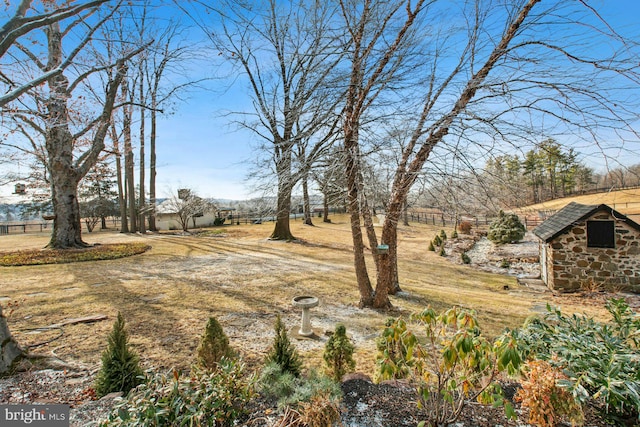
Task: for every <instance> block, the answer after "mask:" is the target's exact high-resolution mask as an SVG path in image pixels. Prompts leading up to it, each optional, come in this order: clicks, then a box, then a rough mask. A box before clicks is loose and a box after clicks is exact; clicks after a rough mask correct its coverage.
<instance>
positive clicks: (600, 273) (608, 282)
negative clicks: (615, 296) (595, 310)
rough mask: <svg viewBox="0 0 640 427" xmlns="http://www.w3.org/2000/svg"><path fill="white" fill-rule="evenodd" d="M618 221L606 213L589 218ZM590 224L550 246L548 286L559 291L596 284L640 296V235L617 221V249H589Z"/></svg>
mask: <svg viewBox="0 0 640 427" xmlns="http://www.w3.org/2000/svg"><path fill="white" fill-rule="evenodd" d="M614 219H615V218H613V217H612V216H611V215H609V214H608V213H602V212H600V213H596V214H595V215H593V216H592V217H591V218H588V220H614ZM586 221H587V220H585V221H582V222H580V223H578V224H576V225H574V226H573V228H571V229H569V230H568V231H566V232H565V233H563V234H561V235H560V236H558V237H556V238H555V239H554V240H552V241H551V242H548V243H546V245H547V246H546V256H547V277H546V278H547V280H546V282H547V286H549V288H551V289H552V290H555V291H559V292H574V291H578V290H580V289H582V288H584V287H588V286H592V285H595V286H597V287H600V286H601V287H603V288H605V289H617V288H622V289H627V290H630V291H633V292H638V293H640V233H639V232H638V231H637V230H635V229H634V228H632V227H629V226H628V225H627V224H626V223H625V222H624V221H615V245H616V247H615V248H589V247H587V223H586ZM542 244H545V243H542ZM543 274H544V273H543Z"/></svg>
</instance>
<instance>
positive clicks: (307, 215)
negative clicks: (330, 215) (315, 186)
mask: <svg viewBox="0 0 640 427" xmlns="http://www.w3.org/2000/svg"><path fill="white" fill-rule="evenodd" d="M302 202H303V205H304V223H305V224H306V225H313V221H312V220H311V201H310V200H309V182H308V181H307V175H306V174H305V176H304V177H303V178H302Z"/></svg>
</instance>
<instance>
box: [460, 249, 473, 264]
mask: <svg viewBox="0 0 640 427" xmlns="http://www.w3.org/2000/svg"><path fill="white" fill-rule="evenodd" d="M460 259H462V263H463V264H470V263H471V258H470V257H469V255H467V253H466V252H462V253H461V254H460Z"/></svg>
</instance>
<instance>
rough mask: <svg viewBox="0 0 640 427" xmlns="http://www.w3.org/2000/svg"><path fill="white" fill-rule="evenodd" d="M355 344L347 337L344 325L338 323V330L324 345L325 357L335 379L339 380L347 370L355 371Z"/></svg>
mask: <svg viewBox="0 0 640 427" xmlns="http://www.w3.org/2000/svg"><path fill="white" fill-rule="evenodd" d="M353 350H354V346H353V344H351V341H349V338H347V329H346V328H345V326H344V325H342V324H338V325H336V330H335V332H334V334H333V335H331V337H330V338H329V340H328V341H327V344H326V345H325V346H324V354H323V358H324V361H325V363H326V364H327V369H328V372H329V374H330V375H331V377H332V378H333V380H334V381H336V382H338V381H340V380H341V379H342V377H343V376H344V374H346V373H347V372H353V370H354V369H355V367H356V361H355V360H353Z"/></svg>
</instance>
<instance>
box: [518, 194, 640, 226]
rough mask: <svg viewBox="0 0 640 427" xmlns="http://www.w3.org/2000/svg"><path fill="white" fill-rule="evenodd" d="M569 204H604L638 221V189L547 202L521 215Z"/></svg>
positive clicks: (527, 209) (525, 210) (528, 207)
mask: <svg viewBox="0 0 640 427" xmlns="http://www.w3.org/2000/svg"><path fill="white" fill-rule="evenodd" d="M570 202H576V203H581V204H583V205H599V204H602V203H604V204H606V205H609V206H611V207H612V208H614V209H615V210H617V211H619V212H621V213H623V214H625V215H631V216H632V217H634V218H633V219H635V220H640V188H630V189H626V190H617V191H609V192H607V193H597V194H585V195H583V196H574V197H565V198H562V199H555V200H549V201H548V202H544V203H538V204H536V205H531V206H527V207H526V208H523V209H521V210H522V212H523V213H527V212H531V213H537V212H538V211H546V210H558V209H561V208H563V207H564V206H566V205H568V204H569V203H570Z"/></svg>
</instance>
